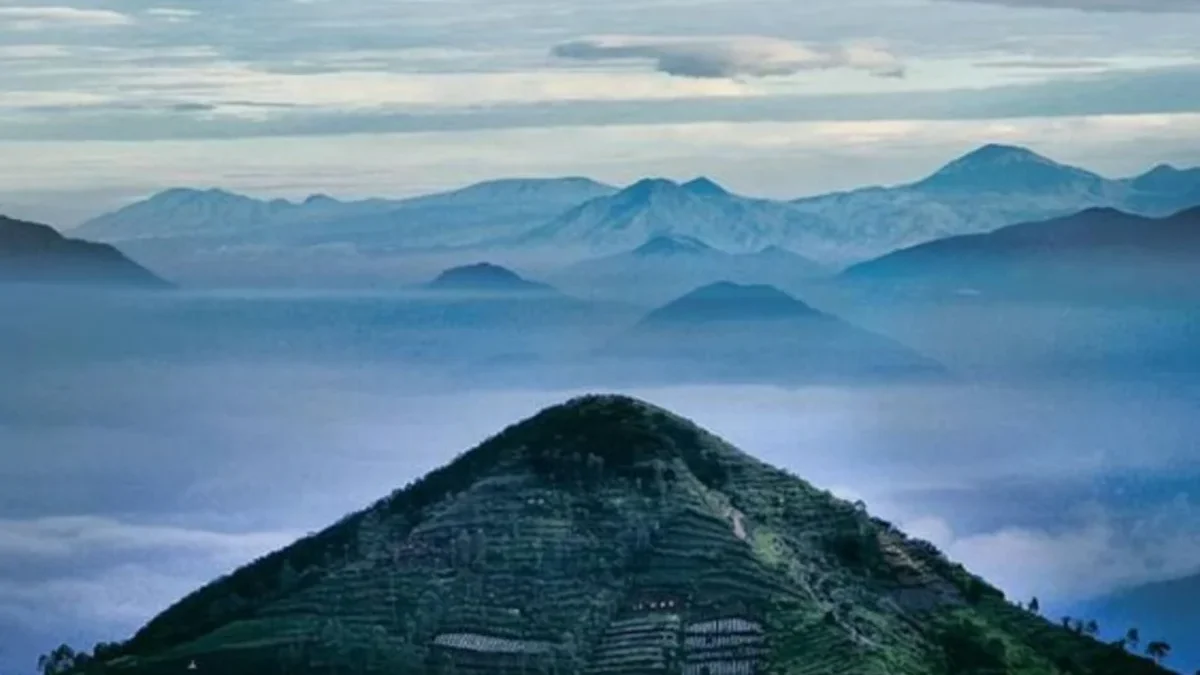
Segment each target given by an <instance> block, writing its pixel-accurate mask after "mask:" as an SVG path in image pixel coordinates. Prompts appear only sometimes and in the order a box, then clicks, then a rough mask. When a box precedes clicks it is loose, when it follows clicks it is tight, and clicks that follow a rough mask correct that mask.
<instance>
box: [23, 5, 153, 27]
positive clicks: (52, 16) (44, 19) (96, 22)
mask: <svg viewBox="0 0 1200 675" xmlns="http://www.w3.org/2000/svg"><path fill="white" fill-rule="evenodd" d="M132 23H134V20H133V17H131V16H129V15H127V14H122V13H120V12H114V11H112V10H107V9H79V8H76V7H0V29H2V28H9V29H12V30H40V29H43V28H48V27H53V26H127V25H130V24H132Z"/></svg>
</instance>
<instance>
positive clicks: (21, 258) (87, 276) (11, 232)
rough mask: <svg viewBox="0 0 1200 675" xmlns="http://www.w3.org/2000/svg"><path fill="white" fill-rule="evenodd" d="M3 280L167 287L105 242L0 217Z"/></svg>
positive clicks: (1, 275)
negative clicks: (75, 237)
mask: <svg viewBox="0 0 1200 675" xmlns="http://www.w3.org/2000/svg"><path fill="white" fill-rule="evenodd" d="M4 282H8V283H13V282H18V283H39V284H69V285H82V286H89V287H98V286H135V287H154V288H161V287H166V286H169V284H167V283H166V282H165V281H163V280H162V279H159V278H158V277H157V276H155V275H154V274H153V273H151V272H150V271H149V270H147V269H145V268H143V267H141V266H140V265H138V264H136V263H134V262H133V261H131V260H129V259H128V258H126V257H125V256H124V255H123V254H122V253H121V252H120V251H118V250H117V249H115V248H113V247H112V246H110V245H108V244H95V243H92V242H87V241H82V240H79V239H68V238H66V237H64V236H62V235H61V234H59V233H58V232H57V231H56V230H55V229H54V228H52V227H50V226H48V225H42V224H39V223H30V222H26V221H22V220H14V219H12V218H7V217H5V216H0V283H4Z"/></svg>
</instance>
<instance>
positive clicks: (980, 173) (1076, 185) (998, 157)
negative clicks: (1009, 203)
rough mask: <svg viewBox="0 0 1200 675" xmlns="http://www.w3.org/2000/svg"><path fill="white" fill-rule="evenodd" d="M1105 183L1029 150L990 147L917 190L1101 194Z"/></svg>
mask: <svg viewBox="0 0 1200 675" xmlns="http://www.w3.org/2000/svg"><path fill="white" fill-rule="evenodd" d="M1105 183H1106V181H1105V179H1104V178H1102V177H1100V176H1098V175H1096V174H1094V173H1092V172H1090V171H1085V170H1083V169H1079V168H1076V167H1073V166H1067V165H1065V164H1059V163H1058V162H1055V161H1054V160H1052V159H1049V158H1047V157H1043V156H1042V155H1039V154H1037V153H1036V152H1034V151H1032V150H1029V149H1027V148H1022V147H1019V146H1012V145H999V144H989V145H985V146H982V147H980V148H978V149H976V150H973V151H971V152H969V153H967V154H965V155H963V156H962V157H959V158H958V159H956V160H954V161H952V162H950V163H949V164H947V165H946V166H944V167H942V168H941V169H939V170H938V171H937V172H936V173H934V174H933V175H932V176H930V177H928V178H926V179H925V180H923V181H921V182H919V183H917V184H916V185H915V187H916V188H918V189H921V190H926V191H935V192H936V191H943V190H951V191H962V190H973V191H979V192H984V193H986V192H1000V193H1008V192H1011V193H1020V194H1031V193H1034V194H1036V193H1046V192H1050V193H1060V192H1063V191H1072V192H1074V191H1082V192H1084V193H1092V192H1100V191H1102V189H1103V187H1104V185H1105Z"/></svg>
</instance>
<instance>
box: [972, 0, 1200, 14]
mask: <svg viewBox="0 0 1200 675" xmlns="http://www.w3.org/2000/svg"><path fill="white" fill-rule="evenodd" d="M957 1H958V2H973V3H979V4H991V5H1004V6H1007V7H1038V8H1044V9H1076V10H1080V11H1084V12H1196V11H1200V2H1196V0H957Z"/></svg>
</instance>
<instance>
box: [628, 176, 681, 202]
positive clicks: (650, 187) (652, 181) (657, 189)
mask: <svg viewBox="0 0 1200 675" xmlns="http://www.w3.org/2000/svg"><path fill="white" fill-rule="evenodd" d="M678 189H679V184H678V183H676V182H675V181H673V180H670V179H669V178H643V179H641V180H639V181H638V182H636V183H634V184H633V185H630V186H629V187H627V188H625V189H624V190H622V192H623V193H625V194H626V195H627V196H631V197H633V196H648V195H651V194H657V193H663V192H673V191H675V190H678Z"/></svg>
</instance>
